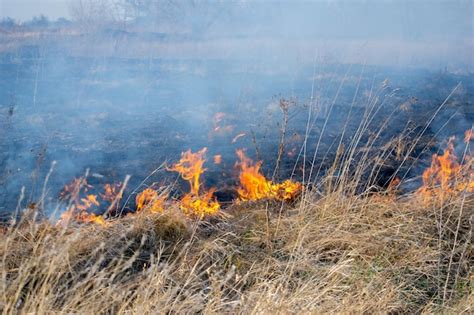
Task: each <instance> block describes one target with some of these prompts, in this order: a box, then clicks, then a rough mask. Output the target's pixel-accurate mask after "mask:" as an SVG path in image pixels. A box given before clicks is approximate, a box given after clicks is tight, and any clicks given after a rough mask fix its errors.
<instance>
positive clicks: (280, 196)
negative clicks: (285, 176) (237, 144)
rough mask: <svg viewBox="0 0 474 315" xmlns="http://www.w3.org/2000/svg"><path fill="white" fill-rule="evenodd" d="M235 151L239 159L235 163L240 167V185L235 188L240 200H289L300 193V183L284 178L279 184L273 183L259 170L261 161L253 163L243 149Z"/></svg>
mask: <svg viewBox="0 0 474 315" xmlns="http://www.w3.org/2000/svg"><path fill="white" fill-rule="evenodd" d="M236 153H237V156H238V157H239V159H240V162H238V163H237V164H236V165H237V166H238V167H240V174H239V181H240V187H238V188H237V192H238V193H239V197H240V200H242V201H245V200H260V199H277V200H284V201H291V200H294V199H295V198H296V197H297V196H298V195H299V194H300V193H301V190H302V185H301V183H298V182H293V181H291V180H285V181H284V182H282V183H280V184H274V183H273V182H272V181H269V180H267V179H266V178H265V176H264V175H263V174H262V173H261V172H260V168H261V166H262V161H258V162H257V163H254V162H253V161H252V160H251V159H250V158H248V157H247V156H246V155H245V153H244V151H243V150H237V152H236Z"/></svg>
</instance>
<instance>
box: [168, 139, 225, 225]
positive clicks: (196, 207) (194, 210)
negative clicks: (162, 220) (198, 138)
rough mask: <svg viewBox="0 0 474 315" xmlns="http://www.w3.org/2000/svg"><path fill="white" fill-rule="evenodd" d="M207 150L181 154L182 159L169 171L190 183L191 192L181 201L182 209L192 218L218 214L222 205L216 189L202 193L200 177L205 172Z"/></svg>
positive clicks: (189, 151)
mask: <svg viewBox="0 0 474 315" xmlns="http://www.w3.org/2000/svg"><path fill="white" fill-rule="evenodd" d="M206 151H207V148H203V149H201V150H200V151H198V152H196V153H192V152H191V150H188V151H186V152H184V153H182V154H181V159H180V160H179V162H178V163H176V164H175V165H173V166H172V167H171V168H170V169H169V170H170V171H175V172H178V173H179V174H180V175H181V177H182V178H183V179H184V180H186V181H188V183H189V187H190V191H189V193H187V194H186V195H184V197H183V198H182V200H181V203H180V208H181V209H182V210H183V212H184V213H185V214H187V215H190V216H197V217H199V218H203V217H205V216H208V215H213V214H216V213H217V212H218V211H219V209H220V205H219V203H218V202H217V201H216V200H215V198H214V195H213V194H214V189H211V190H209V191H207V192H206V191H205V192H203V193H200V185H201V183H200V177H201V174H203V173H204V172H205V169H204V167H203V165H204V162H205V158H204V156H205V153H206Z"/></svg>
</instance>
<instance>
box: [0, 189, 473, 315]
mask: <svg viewBox="0 0 474 315" xmlns="http://www.w3.org/2000/svg"><path fill="white" fill-rule="evenodd" d="M308 196H309V195H308ZM308 196H306V197H305V198H304V200H303V201H300V202H299V203H297V204H295V205H293V206H284V207H283V206H282V207H280V206H281V205H280V204H275V203H270V202H259V203H250V204H249V203H244V204H240V205H234V206H232V207H231V208H229V209H228V210H227V211H226V215H225V217H220V218H213V219H211V220H207V221H200V222H197V221H191V220H189V219H186V218H184V217H182V216H181V215H180V214H179V212H178V211H177V210H176V211H173V209H171V210H170V211H168V212H167V214H165V215H158V214H156V215H150V214H148V215H147V214H140V215H134V216H128V217H126V218H122V219H118V220H116V221H115V222H112V223H111V224H109V225H108V226H106V227H100V226H95V225H82V226H69V227H67V228H61V227H55V226H54V225H52V224H50V223H48V222H45V221H41V222H38V221H37V220H36V221H35V220H30V219H28V217H29V216H28V215H26V216H24V219H23V221H22V222H20V223H19V224H17V225H16V226H15V227H10V228H9V229H8V230H6V231H4V233H3V235H2V240H1V257H2V262H1V264H2V268H1V270H2V286H1V289H0V290H1V293H0V294H1V301H2V302H1V304H0V308H1V309H2V313H4V314H13V313H90V314H99V313H137V314H146V313H169V312H172V313H222V312H231V313H261V312H264V313H300V312H316V313H362V312H367V313H379V312H382V313H400V312H401V313H412V312H425V313H431V312H448V313H453V314H454V313H456V314H458V313H462V312H464V313H470V312H472V306H471V304H472V298H473V294H472V292H471V286H472V283H471V282H472V272H471V271H470V269H469V268H470V264H469V263H470V261H469V260H470V259H472V254H473V251H472V249H473V248H472V244H471V243H470V238H471V237H472V235H471V234H470V233H471V231H472V226H471V224H472V214H473V213H472V209H473V205H474V203H473V201H472V200H467V199H466V198H463V199H461V198H456V200H451V201H449V202H446V203H445V204H444V205H441V206H440V207H442V208H436V209H435V208H433V207H430V206H426V205H424V204H423V203H421V202H419V201H418V199H417V198H416V196H411V197H410V196H405V197H398V198H396V197H395V196H393V195H390V194H382V193H379V194H375V195H369V196H364V197H361V196H354V197H348V196H345V195H344V194H342V193H327V194H325V195H323V196H320V197H319V198H314V197H312V198H309V197H308ZM461 210H463V211H462V212H461ZM440 211H443V212H444V213H446V214H449V215H446V216H445V219H443V220H444V221H442V222H441V221H440V220H439V218H437V213H440ZM458 225H459V228H458V229H456V227H457V226H458ZM456 230H457V231H458V232H457V236H456V238H455V237H454V234H455V233H456ZM450 257H452V258H451V259H450ZM448 265H450V267H449V268H448Z"/></svg>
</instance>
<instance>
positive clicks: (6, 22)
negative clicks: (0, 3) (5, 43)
mask: <svg viewBox="0 0 474 315" xmlns="http://www.w3.org/2000/svg"><path fill="white" fill-rule="evenodd" d="M15 26H17V24H16V21H15V20H14V19H12V18H11V17H6V18H3V19H1V20H0V28H3V29H12V28H14V27H15Z"/></svg>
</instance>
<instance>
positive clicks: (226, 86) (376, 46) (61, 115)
mask: <svg viewBox="0 0 474 315" xmlns="http://www.w3.org/2000/svg"><path fill="white" fill-rule="evenodd" d="M472 12H473V11H472V2H471V1H453V2H445V1H439V2H438V1H434V2H426V1H401V2H400V1H385V2H378V1H356V2H353V1H221V2H215V1H197V0H196V1H146V0H141V1H140V0H135V1H132V0H122V1H115V0H114V1H112V0H107V1H106V0H101V1H98V0H94V1H93V0H87V1H86V0H81V1H74V2H72V5H71V17H72V18H73V20H74V21H73V23H71V24H65V25H64V26H60V27H57V26H42V27H41V28H39V27H34V26H31V25H30V26H28V25H26V24H25V25H17V26H15V27H13V28H9V29H5V31H2V33H0V42H1V46H0V58H1V65H0V67H1V68H0V77H1V84H2V88H1V89H0V111H1V112H0V115H1V123H2V134H1V138H0V145H1V148H2V150H1V152H2V153H1V154H2V155H1V164H0V176H1V188H0V211H11V209H12V208H13V207H14V206H15V205H16V202H17V200H18V196H19V193H20V189H21V187H22V186H26V192H27V197H28V198H27V200H29V201H33V200H37V198H38V197H39V194H40V193H41V189H38V187H41V184H42V181H43V180H44V178H45V176H46V173H47V172H48V171H49V168H50V165H51V163H52V161H57V166H56V168H55V171H54V173H53V175H52V176H51V178H50V191H49V194H48V196H49V198H50V199H51V202H53V201H54V200H55V198H56V196H57V194H58V191H59V190H60V188H61V187H62V186H63V185H64V184H65V183H67V182H69V181H70V180H71V179H73V178H74V177H77V176H81V175H82V174H84V172H85V170H86V169H87V168H90V169H91V172H92V173H96V175H97V176H95V177H94V178H93V179H91V180H92V181H96V184H97V185H102V184H103V183H105V182H117V181H120V180H122V179H123V178H124V177H125V175H126V174H131V175H133V177H132V180H131V181H130V185H131V187H135V186H137V185H138V184H139V183H140V182H141V180H142V179H143V178H145V177H146V176H147V175H148V174H150V173H151V172H152V171H153V170H154V169H156V168H157V167H158V166H159V165H161V164H162V163H163V162H164V161H166V160H176V159H177V158H178V157H179V154H180V152H182V151H184V150H187V149H188V148H191V149H193V150H197V149H200V148H202V147H204V146H207V147H209V150H208V160H209V161H208V163H207V164H208V165H206V167H207V168H208V171H209V176H208V178H209V179H208V180H209V182H208V184H209V185H211V184H213V185H214V184H216V183H219V181H222V178H232V176H233V175H235V174H233V170H232V167H233V163H234V162H235V160H236V157H235V150H236V149H238V148H247V150H248V151H249V152H248V154H249V155H250V156H252V157H253V158H257V157H258V158H261V159H263V160H264V161H266V164H264V170H265V171H266V172H267V173H271V171H272V167H274V165H273V164H272V163H273V162H272V161H273V160H274V158H275V154H276V152H277V151H278V138H279V134H280V130H281V121H282V112H281V111H280V109H279V105H278V104H279V100H280V99H281V98H284V99H286V100H291V101H292V102H293V103H295V104H296V105H295V106H293V107H292V108H291V110H290V120H289V126H288V140H287V142H286V143H285V149H286V151H285V156H286V157H287V158H288V161H287V164H288V165H287V167H288V169H289V171H290V173H291V170H292V168H293V162H294V161H295V160H296V158H297V156H298V154H297V153H298V152H299V150H300V148H301V142H302V137H303V135H304V130H305V128H306V124H307V116H308V112H309V111H311V110H313V109H312V107H311V106H315V104H316V103H317V105H318V106H319V107H318V116H313V117H315V118H314V119H315V120H314V125H315V126H316V127H315V128H314V134H312V135H311V137H310V141H312V143H311V146H310V147H309V150H310V152H308V154H309V155H310V154H312V152H313V151H311V150H314V149H315V146H316V140H315V139H316V135H320V134H321V132H322V131H321V129H322V128H321V126H322V125H323V124H324V121H325V119H326V118H328V117H329V118H328V124H327V127H326V129H325V134H324V135H323V136H324V141H323V143H321V145H320V146H319V150H320V152H321V155H322V156H325V158H326V159H329V158H330V157H331V154H333V151H334V146H333V144H334V143H337V139H338V137H339V136H341V133H342V132H341V126H343V125H344V124H345V122H346V121H347V119H348V115H349V113H348V110H347V108H349V106H350V104H352V103H356V104H359V105H361V106H360V107H359V108H356V109H354V111H353V112H351V114H350V115H352V116H351V117H350V118H351V121H350V123H349V128H350V130H352V129H354V128H356V126H357V119H359V118H360V117H361V116H362V115H363V106H362V105H364V104H366V103H367V99H368V98H369V97H371V95H373V91H375V90H377V89H378V88H379V87H380V85H381V84H382V82H383V81H384V80H385V79H386V78H388V79H389V81H390V91H388V90H384V92H383V93H382V94H381V95H379V97H380V98H381V99H385V100H386V101H385V102H384V109H383V110H380V112H379V116H377V117H376V118H374V120H373V121H374V124H375V125H374V128H375V127H376V126H377V124H379V123H380V122H381V121H383V118H384V115H389V114H390V113H391V111H393V108H394V107H395V106H398V105H400V104H402V103H404V102H406V101H407V100H409V99H410V98H412V97H415V96H416V97H418V98H420V99H421V101H420V102H418V105H419V103H421V104H422V106H424V108H426V110H427V112H430V111H432V109H433V108H434V107H435V106H436V105H438V104H439V101H440V100H441V101H442V97H443V96H444V97H445V96H446V95H447V94H449V89H452V88H453V87H454V86H455V85H456V84H457V83H458V82H459V81H462V82H463V88H464V91H463V93H461V94H459V95H458V96H457V97H456V98H455V101H456V102H458V105H457V106H458V108H456V105H454V104H453V103H450V106H447V111H446V112H444V111H443V113H442V115H440V116H439V117H438V118H437V120H436V121H435V122H434V124H435V125H436V126H443V124H445V122H446V120H448V119H449V117H451V114H453V113H456V115H458V116H459V117H461V118H459V117H458V118H456V121H460V119H462V120H463V126H462V127H465V126H468V125H469V124H470V123H472V119H473V118H472V113H471V114H470V113H466V112H465V111H464V107H463V106H465V104H466V102H471V101H472V95H470V94H469V93H468V91H472V74H470V72H472V69H473V68H472V67H473V60H472V54H471V53H472V49H473V38H472ZM443 80H444V81H443ZM340 87H342V89H341V91H339V89H340ZM440 87H441V89H440ZM397 88H398V92H393V91H395V90H396V89H397ZM442 90H448V92H447V93H444V92H442ZM338 91H339V92H338ZM392 92H393V93H392ZM371 93H372V94H371ZM384 93H385V94H386V95H385V94H384ZM434 93H439V95H435V94H434ZM387 95H390V96H387ZM336 96H337V97H336ZM316 100H317V101H316ZM331 104H334V106H335V109H332V110H331ZM413 111H414V112H415V113H416V111H417V110H416V109H414V110H413ZM217 113H224V116H223V117H222V118H221V119H220V120H219V119H216V114H217ZM469 115H471V116H469ZM456 117H457V116H456ZM395 118H396V119H398V122H397V123H396V124H395V125H394V126H393V127H392V128H391V130H390V134H388V135H387V137H389V136H391V135H393V134H396V133H397V132H400V131H401V130H402V129H403V128H404V127H405V126H406V123H407V122H406V121H407V119H412V118H413V117H411V116H409V115H408V114H406V113H401V114H400V115H399V116H396V117H395ZM216 128H217V129H218V130H217V131H216ZM351 128H352V129H351ZM446 130H449V132H450V131H453V132H459V130H457V129H456V127H455V126H453V127H452V128H451V129H444V131H443V132H448V131H446ZM242 134H243V136H240V137H238V138H237V139H236V136H237V135H242ZM350 136H351V135H350V133H349V134H348V135H347V137H350ZM234 139H236V140H235V141H233V140H234ZM216 154H221V155H222V157H223V163H222V164H221V165H213V164H212V156H213V155H216ZM318 162H321V163H322V162H324V159H323V158H322V157H321V160H318ZM223 174H224V175H223ZM286 175H288V174H286ZM281 176H284V174H281ZM168 178H169V175H168V177H167V176H166V175H165V174H164V172H158V173H157V174H156V175H155V176H153V177H152V178H150V180H149V181H150V183H152V182H153V181H157V182H166V181H167V180H168ZM220 183H222V182H220ZM224 184H225V185H227V184H229V185H230V184H231V183H228V182H227V181H226V180H224V183H223V185H224Z"/></svg>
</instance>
